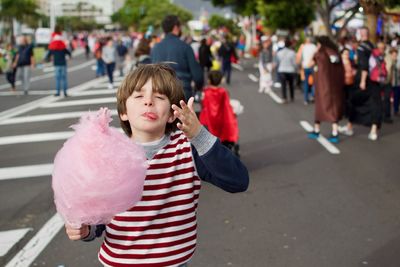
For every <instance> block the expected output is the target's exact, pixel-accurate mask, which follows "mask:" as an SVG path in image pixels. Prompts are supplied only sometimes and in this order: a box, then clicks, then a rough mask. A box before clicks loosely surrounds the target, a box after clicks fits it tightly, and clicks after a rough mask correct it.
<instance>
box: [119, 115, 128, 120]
mask: <svg viewBox="0 0 400 267" xmlns="http://www.w3.org/2000/svg"><path fill="white" fill-rule="evenodd" d="M119 117H120V119H121V120H122V121H128V120H129V119H128V115H127V114H121V115H119Z"/></svg>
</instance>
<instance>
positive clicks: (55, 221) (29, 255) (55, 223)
mask: <svg viewBox="0 0 400 267" xmlns="http://www.w3.org/2000/svg"><path fill="white" fill-rule="evenodd" d="M63 227H64V221H63V219H62V218H61V216H60V215H59V214H58V213H56V214H55V215H54V216H53V217H52V218H51V219H50V220H48V221H47V222H46V224H45V225H43V227H42V228H41V229H40V230H39V231H38V232H37V234H36V235H35V236H34V237H33V238H32V239H31V240H30V241H29V242H28V244H26V246H25V247H24V248H23V249H22V250H20V251H19V252H18V253H17V255H15V257H14V258H12V259H11V261H10V262H9V263H8V264H7V265H6V266H5V267H29V266H30V265H31V264H32V262H33V261H34V260H35V259H36V258H37V256H38V255H39V254H40V253H41V252H42V251H43V250H44V249H45V247H46V246H47V245H48V244H49V243H50V241H51V240H52V239H53V238H54V237H55V235H56V234H57V233H58V232H59V231H60V230H61V229H62V228H63Z"/></svg>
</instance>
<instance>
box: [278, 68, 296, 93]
mask: <svg viewBox="0 0 400 267" xmlns="http://www.w3.org/2000/svg"><path fill="white" fill-rule="evenodd" d="M278 75H279V80H280V82H281V85H282V87H281V88H282V98H283V99H285V100H286V99H287V93H286V84H287V83H288V84H289V90H290V99H291V100H294V76H295V74H294V73H289V72H279V73H278Z"/></svg>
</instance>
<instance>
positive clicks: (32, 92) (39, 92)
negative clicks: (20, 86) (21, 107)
mask: <svg viewBox="0 0 400 267" xmlns="http://www.w3.org/2000/svg"><path fill="white" fill-rule="evenodd" d="M23 94H24V92H23V91H14V92H13V91H9V92H0V96H16V95H23ZM29 94H30V95H52V94H54V92H53V91H52V90H30V91H29Z"/></svg>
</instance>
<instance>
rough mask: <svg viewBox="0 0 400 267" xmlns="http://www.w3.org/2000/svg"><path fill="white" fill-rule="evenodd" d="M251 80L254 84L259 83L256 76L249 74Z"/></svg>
mask: <svg viewBox="0 0 400 267" xmlns="http://www.w3.org/2000/svg"><path fill="white" fill-rule="evenodd" d="M248 77H249V79H250V80H252V81H253V82H258V78H257V77H256V76H255V75H254V74H251V73H250V74H249V75H248Z"/></svg>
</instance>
